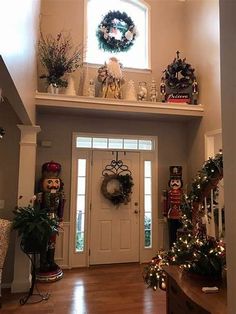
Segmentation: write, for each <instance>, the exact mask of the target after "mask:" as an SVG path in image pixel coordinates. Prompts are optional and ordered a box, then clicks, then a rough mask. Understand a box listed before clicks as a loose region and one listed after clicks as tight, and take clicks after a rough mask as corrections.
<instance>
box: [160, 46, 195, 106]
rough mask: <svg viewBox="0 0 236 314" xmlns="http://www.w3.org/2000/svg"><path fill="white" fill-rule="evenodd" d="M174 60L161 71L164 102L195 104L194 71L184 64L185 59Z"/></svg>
mask: <svg viewBox="0 0 236 314" xmlns="http://www.w3.org/2000/svg"><path fill="white" fill-rule="evenodd" d="M179 54H180V52H179V51H177V52H176V58H174V60H173V61H172V63H171V64H169V65H168V66H167V68H166V69H165V70H164V71H163V73H164V76H163V78H162V84H163V83H164V82H165V84H166V94H167V95H166V101H167V102H174V103H189V104H195V105H196V104H197V98H198V93H199V89H198V84H197V80H196V76H195V74H194V71H195V69H194V68H192V66H191V64H189V63H187V62H186V58H184V59H181V58H180V57H179Z"/></svg>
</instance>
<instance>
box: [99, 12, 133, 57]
mask: <svg viewBox="0 0 236 314" xmlns="http://www.w3.org/2000/svg"><path fill="white" fill-rule="evenodd" d="M96 35H97V38H98V43H99V48H100V49H103V50H104V51H109V52H114V53H115V52H123V51H128V50H129V49H130V48H131V47H132V46H133V44H134V40H135V37H136V30H135V25H134V23H133V21H132V19H131V18H130V17H129V16H128V15H127V14H126V13H125V12H123V13H121V12H120V11H109V12H108V14H106V15H105V16H104V18H103V20H102V21H101V23H100V24H99V25H98V29H97V32H96Z"/></svg>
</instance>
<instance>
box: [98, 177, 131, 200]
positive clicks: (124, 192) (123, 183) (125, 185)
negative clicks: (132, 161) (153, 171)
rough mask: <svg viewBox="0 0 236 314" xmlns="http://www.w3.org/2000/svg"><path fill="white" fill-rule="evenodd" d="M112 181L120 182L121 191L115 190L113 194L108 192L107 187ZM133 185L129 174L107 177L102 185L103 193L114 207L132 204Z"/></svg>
mask: <svg viewBox="0 0 236 314" xmlns="http://www.w3.org/2000/svg"><path fill="white" fill-rule="evenodd" d="M112 180H118V182H119V189H118V190H115V191H114V192H113V193H110V192H108V190H107V186H108V184H109V182H110V181H112ZM133 185H134V183H133V178H132V177H131V175H129V174H126V175H120V174H114V175H105V177H104V179H103V182H102V185H101V192H102V194H103V196H104V197H105V198H106V199H108V200H110V201H111V202H112V204H113V205H119V204H122V203H123V204H127V203H128V202H130V194H131V193H132V186H133Z"/></svg>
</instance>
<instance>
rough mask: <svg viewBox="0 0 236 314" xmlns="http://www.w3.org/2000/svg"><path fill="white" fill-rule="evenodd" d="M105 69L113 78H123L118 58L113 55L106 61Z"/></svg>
mask: <svg viewBox="0 0 236 314" xmlns="http://www.w3.org/2000/svg"><path fill="white" fill-rule="evenodd" d="M107 71H108V74H109V75H110V76H112V77H114V78H115V79H118V80H121V79H122V78H123V74H122V71H121V67H120V64H119V62H118V60H117V59H116V58H114V57H112V58H110V59H109V61H108V63H107Z"/></svg>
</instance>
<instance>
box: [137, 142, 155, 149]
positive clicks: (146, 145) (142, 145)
mask: <svg viewBox="0 0 236 314" xmlns="http://www.w3.org/2000/svg"><path fill="white" fill-rule="evenodd" d="M139 149H143V150H152V141H146V140H139Z"/></svg>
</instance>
